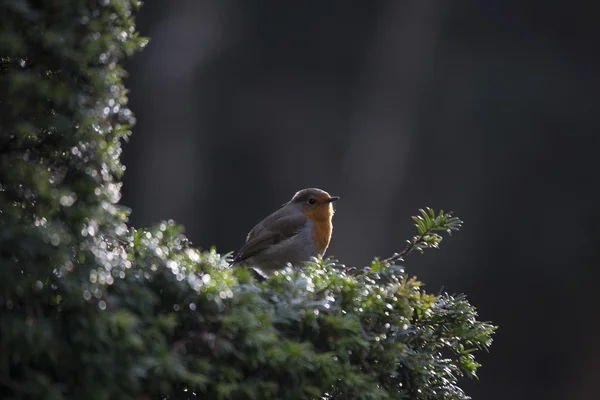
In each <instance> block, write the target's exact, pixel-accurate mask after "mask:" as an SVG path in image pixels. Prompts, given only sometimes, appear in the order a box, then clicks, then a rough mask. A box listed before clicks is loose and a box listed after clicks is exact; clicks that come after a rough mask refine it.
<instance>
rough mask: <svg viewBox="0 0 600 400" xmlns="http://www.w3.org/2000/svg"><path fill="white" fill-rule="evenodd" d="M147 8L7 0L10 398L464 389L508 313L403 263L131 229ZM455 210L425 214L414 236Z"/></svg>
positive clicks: (5, 257) (4, 259)
mask: <svg viewBox="0 0 600 400" xmlns="http://www.w3.org/2000/svg"><path fill="white" fill-rule="evenodd" d="M138 7H139V2H136V1H129V0H110V1H109V0H99V1H92V0H62V1H46V0H37V1H33V0H31V1H15V0H8V1H7V0H0V265H1V267H0V392H1V393H2V398H3V399H23V398H35V399H67V398H68V399H105V400H109V399H111V400H112V399H158V398H169V399H184V398H194V397H197V398H203V399H204V398H207V399H246V398H247V399H301V398H305V399H317V398H331V399H352V398H357V399H358V398H360V399H392V398H393V399H402V398H406V399H464V398H467V396H466V395H465V394H464V393H463V392H462V390H461V389H460V387H459V386H457V378H458V377H460V376H462V375H466V376H468V377H472V376H474V374H475V370H476V369H477V367H478V364H477V363H476V362H475V361H474V358H473V354H472V351H473V350H474V349H481V348H486V347H487V346H488V345H489V344H490V343H491V335H492V333H493V331H494V327H493V326H491V325H489V324H486V323H482V322H479V321H478V320H477V318H476V313H475V310H474V308H473V307H472V306H471V305H470V304H469V303H468V302H467V301H466V300H465V298H464V297H462V296H458V297H453V296H449V295H446V294H443V295H438V296H435V295H431V294H427V293H425V292H424V291H423V290H422V289H421V288H420V283H419V282H418V281H416V280H415V279H409V278H408V276H407V275H406V273H405V272H404V271H403V269H402V268H401V267H400V266H397V265H394V261H395V260H389V261H386V262H381V261H378V260H375V261H374V262H373V264H372V265H371V266H370V267H369V268H365V269H361V270H351V271H349V270H346V269H344V268H343V267H341V266H339V265H335V264H334V263H332V262H330V261H327V260H315V261H314V262H312V263H310V264H309V265H308V266H307V268H306V269H304V270H302V271H292V270H289V269H288V270H284V271H282V272H281V273H279V274H277V275H276V276H275V277H273V278H272V279H268V280H266V281H265V282H261V283H258V282H256V281H255V280H254V279H253V277H252V275H251V274H250V273H249V272H248V271H247V270H245V269H236V270H232V269H230V268H229V267H228V263H227V260H226V259H225V258H224V257H222V256H220V255H218V254H217V253H216V252H215V251H209V252H199V251H198V250H196V249H194V248H192V247H190V246H189V244H188V242H187V239H186V238H185V237H184V236H183V235H182V233H181V228H180V227H178V226H177V225H175V224H174V223H173V222H172V221H168V222H163V223H160V224H158V225H157V226H155V227H153V228H151V229H145V230H136V229H134V228H131V227H129V226H128V225H127V217H128V212H127V210H125V209H122V208H121V207H119V206H118V201H119V197H120V183H119V178H120V176H121V174H122V172H123V166H122V165H121V164H120V162H119V156H120V152H121V147H120V141H121V139H123V138H125V137H127V136H128V135H129V134H130V130H129V129H130V127H131V126H132V124H133V123H134V119H133V116H132V113H131V111H130V110H128V109H127V99H126V90H125V88H124V86H123V82H122V77H123V75H124V71H123V69H122V67H121V64H120V63H121V61H122V60H123V58H124V57H125V56H128V55H131V54H132V53H133V52H135V51H136V50H138V49H140V48H141V47H142V46H143V44H144V40H142V39H140V38H138V37H137V34H136V32H135V30H134V25H133V22H134V21H133V17H134V14H135V12H136V11H137V9H138ZM428 215H429V217H428ZM451 221H454V222H456V220H455V219H454V220H453V219H452V218H450V220H448V219H447V216H445V215H443V214H442V215H441V216H440V215H431V214H428V213H424V214H423V215H422V216H421V218H420V219H417V225H418V229H419V233H418V235H417V236H416V237H415V238H413V240H412V241H411V242H410V244H409V247H408V248H407V250H412V249H413V248H416V249H422V248H426V247H435V246H437V244H438V243H439V240H440V239H441V238H440V237H439V236H438V235H436V234H435V233H433V231H434V230H435V229H437V228H440V229H441V228H443V229H447V228H448V226H449V224H450V222H451ZM397 258H398V259H399V258H400V257H397Z"/></svg>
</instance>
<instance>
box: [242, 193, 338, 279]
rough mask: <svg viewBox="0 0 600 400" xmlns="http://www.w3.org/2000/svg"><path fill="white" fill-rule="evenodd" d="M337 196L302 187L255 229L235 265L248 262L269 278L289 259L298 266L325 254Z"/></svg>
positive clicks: (248, 237)
mask: <svg viewBox="0 0 600 400" xmlns="http://www.w3.org/2000/svg"><path fill="white" fill-rule="evenodd" d="M338 199H339V197H337V196H330V195H329V193H327V192H325V191H324V190H321V189H315V188H310V189H303V190H300V191H299V192H297V193H296V194H295V195H294V196H293V197H292V199H291V200H290V201H288V202H287V203H285V204H284V205H283V206H282V207H281V208H280V209H279V210H277V211H275V212H274V213H273V214H271V215H269V216H268V217H266V218H265V219H263V220H262V221H260V222H259V223H258V224H257V225H256V226H255V227H254V228H252V230H251V231H250V233H248V236H247V237H246V243H244V245H243V246H242V248H241V249H240V250H239V251H238V253H237V254H236V256H235V258H234V259H233V263H232V266H233V265H247V266H249V267H251V268H253V269H254V270H256V271H257V272H258V273H259V274H260V275H262V276H264V277H266V276H268V275H269V274H270V273H271V272H273V271H275V270H278V269H282V268H284V267H285V266H286V264H287V263H288V262H289V263H291V264H292V265H299V264H300V263H301V262H303V261H308V260H309V259H310V258H311V257H316V256H317V255H321V256H322V255H323V254H325V250H327V247H328V246H329V241H330V240H331V232H332V230H333V224H332V223H331V219H332V217H333V214H334V209H333V202H334V201H336V200H338Z"/></svg>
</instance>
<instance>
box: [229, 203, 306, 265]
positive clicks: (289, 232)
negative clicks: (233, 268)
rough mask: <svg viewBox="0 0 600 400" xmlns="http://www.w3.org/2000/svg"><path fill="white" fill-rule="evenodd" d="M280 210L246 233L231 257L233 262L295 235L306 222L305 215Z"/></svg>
mask: <svg viewBox="0 0 600 400" xmlns="http://www.w3.org/2000/svg"><path fill="white" fill-rule="evenodd" d="M281 211H282V210H281V209H280V210H278V211H276V212H274V213H273V214H271V215H269V216H268V217H267V218H265V219H264V220H262V221H261V222H259V223H258V224H257V225H256V226H255V227H254V228H253V229H252V230H251V231H250V233H248V236H247V238H246V243H244V245H243V246H242V248H241V249H240V250H239V251H238V253H237V254H236V256H235V258H234V259H233V263H234V264H237V263H239V262H241V261H244V260H246V259H247V258H250V257H252V256H254V255H256V254H258V253H260V252H261V251H263V250H265V249H266V248H268V247H269V246H272V245H274V244H277V243H279V242H281V241H283V240H285V239H288V238H290V237H292V236H294V235H296V234H297V233H298V232H300V230H301V229H302V228H303V227H304V225H305V224H306V217H305V216H304V215H303V214H297V215H294V216H290V215H284V213H283V212H281Z"/></svg>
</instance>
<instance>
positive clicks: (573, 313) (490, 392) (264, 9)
mask: <svg viewBox="0 0 600 400" xmlns="http://www.w3.org/2000/svg"><path fill="white" fill-rule="evenodd" d="M599 8H600V7H599V6H597V5H596V4H595V3H594V2H592V1H587V2H577V1H575V2H558V1H548V2H544V3H543V4H540V3H539V2H534V1H527V0H521V1H517V0H510V1H507V0H504V1H500V0H487V1H472V0H471V1H469V0H465V1H460V2H449V1H444V0H429V1H423V0H412V1H400V0H398V1H391V0H390V1H381V0H379V1H377V0H373V1H363V2H355V1H306V2H278V1H266V0H255V1H234V0H214V1H199V0H178V1H176V2H170V1H166V0H162V1H159V0H154V1H148V2H147V4H146V5H145V6H144V7H143V9H142V11H141V13H140V14H139V17H138V28H139V30H140V31H141V33H142V35H144V36H149V37H151V38H152V41H151V42H150V45H149V46H148V47H147V48H146V50H145V51H144V52H142V53H141V54H139V55H138V56H136V57H135V58H134V59H133V60H132V61H131V62H129V64H128V70H129V72H130V77H129V79H128V82H127V84H128V87H129V88H130V89H131V96H130V99H131V104H130V105H131V108H132V109H133V111H134V112H135V114H136V116H137V119H138V124H137V126H136V127H135V129H134V135H133V137H132V138H131V141H130V142H129V143H128V144H127V145H126V147H125V152H124V156H123V162H124V163H125V164H126V166H127V173H126V175H125V178H124V189H123V199H122V203H123V204H125V205H127V206H129V207H131V208H133V214H132V216H131V221H132V223H133V224H134V225H136V226H147V225H150V224H152V223H155V222H158V221H160V220H162V219H171V218H172V219H174V220H176V221H177V222H178V223H181V224H183V225H185V227H186V232H187V234H188V236H189V237H190V239H191V240H192V242H193V243H194V244H195V245H196V246H198V247H201V248H205V249H206V248H209V247H210V246H211V245H216V246H217V249H218V250H219V251H220V252H222V253H225V252H228V251H233V250H236V249H237V248H239V247H240V246H241V244H242V243H243V241H244V238H245V235H246V233H247V232H248V231H249V230H250V229H251V228H252V227H253V225H254V224H255V223H256V222H258V221H259V220H260V219H262V218H263V217H265V216H266V215H268V214H269V213H270V212H272V211H274V210H275V209H276V208H277V207H279V206H280V205H281V204H282V203H284V202H285V201H287V200H288V199H289V198H290V197H291V196H292V195H293V194H294V192H295V191H297V190H299V189H301V188H305V187H319V188H322V189H325V190H327V191H328V192H330V193H331V194H332V195H338V196H341V198H342V199H341V200H340V201H339V202H338V203H336V205H337V213H336V215H335V218H334V223H335V225H334V236H333V240H332V243H331V246H330V248H329V251H328V255H332V256H335V257H336V258H337V259H339V260H341V261H342V262H344V263H345V264H347V265H353V266H362V265H365V264H367V263H368V262H369V260H370V259H372V258H373V257H374V256H381V257H384V256H389V255H391V254H392V253H394V252H395V251H399V250H401V249H402V248H403V245H404V240H405V239H407V238H409V237H410V236H411V235H412V234H413V232H414V228H413V226H412V221H411V219H410V216H411V215H414V214H415V213H416V211H417V209H418V208H420V207H426V206H430V207H433V208H435V209H440V208H443V209H444V210H446V211H450V210H452V211H454V212H455V213H456V215H457V216H459V217H460V218H461V219H463V220H464V221H465V225H464V228H463V230H461V231H460V232H459V233H457V234H455V235H454V236H453V237H452V238H449V239H446V240H444V242H443V243H442V249H441V250H440V251H429V252H427V253H426V254H425V255H423V256H421V255H418V254H414V255H411V256H410V257H409V258H408V259H407V269H408V271H409V273H410V274H416V275H417V276H418V277H419V278H420V279H421V280H423V281H424V282H425V283H426V289H427V290H428V291H431V292H438V291H439V290H441V289H442V288H443V290H445V291H448V292H450V293H466V294H467V295H468V298H469V299H470V300H471V302H472V303H473V304H474V305H475V306H476V307H477V308H478V310H479V313H480V317H481V319H482V320H490V321H492V322H493V323H495V324H497V325H499V326H500V328H499V330H498V333H497V335H496V337H495V343H494V345H493V346H492V348H491V352H490V353H489V354H486V353H479V355H478V360H479V361H480V362H481V363H482V364H483V368H482V369H481V370H480V374H479V375H480V380H479V381H465V382H464V388H465V389H466V391H467V393H468V394H470V395H471V396H473V398H474V399H487V400H494V399H503V400H504V399H594V400H597V399H600V389H599V387H598V381H597V376H598V373H599V372H600V340H598V339H599V338H600V311H599V306H600V300H599V295H598V289H597V287H598V283H597V277H598V275H599V273H598V262H597V260H598V259H599V258H600V246H599V244H600V240H599V239H600V232H599V227H600V211H599V210H598V206H599V204H600V195H599V192H598V190H597V189H598V183H599V179H598V172H599V171H600V168H599V167H598V162H597V161H596V160H597V158H598V153H599V151H598V149H599V148H598V144H599V143H598V142H599V141H598V140H597V138H598V135H599V134H600V129H599V128H600V122H599V118H600V109H599V96H600V42H599V41H598V40H597V38H598V37H600V23H599V22H598V21H600V18H599V17H600V12H599V11H598V10H599Z"/></svg>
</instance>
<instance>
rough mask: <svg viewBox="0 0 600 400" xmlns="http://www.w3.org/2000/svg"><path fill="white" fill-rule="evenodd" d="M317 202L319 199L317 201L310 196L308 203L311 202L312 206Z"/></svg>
mask: <svg viewBox="0 0 600 400" xmlns="http://www.w3.org/2000/svg"><path fill="white" fill-rule="evenodd" d="M316 202H317V201H316V200H315V199H313V198H310V199H308V201H307V203H308V204H310V205H311V206H312V205H313V204H315V203H316Z"/></svg>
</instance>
